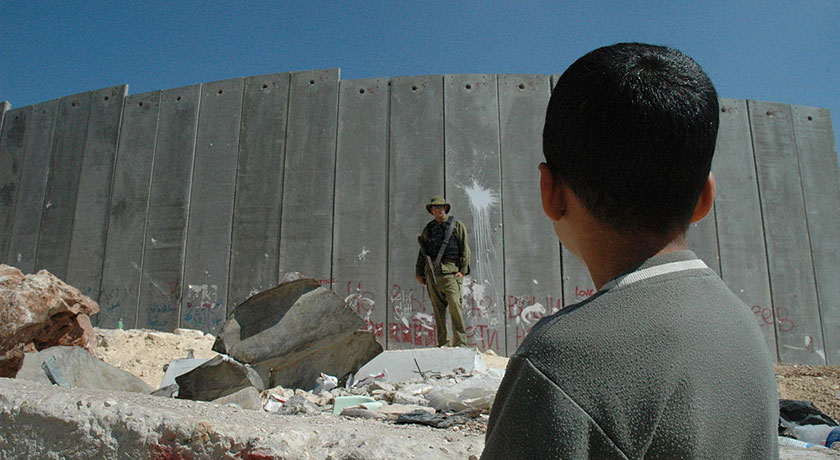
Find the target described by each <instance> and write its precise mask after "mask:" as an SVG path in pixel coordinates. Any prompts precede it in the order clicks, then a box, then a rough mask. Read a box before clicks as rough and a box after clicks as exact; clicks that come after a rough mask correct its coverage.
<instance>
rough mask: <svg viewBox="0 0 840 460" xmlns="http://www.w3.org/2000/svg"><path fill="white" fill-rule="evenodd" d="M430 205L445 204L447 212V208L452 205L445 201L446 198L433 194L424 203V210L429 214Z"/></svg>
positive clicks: (430, 211) (430, 210) (447, 211)
mask: <svg viewBox="0 0 840 460" xmlns="http://www.w3.org/2000/svg"><path fill="white" fill-rule="evenodd" d="M432 206H446V213H447V214H449V210H450V209H451V208H452V205H451V204H449V203H448V202H447V201H446V198H444V197H442V196H440V195H435V196H433V197H432V198H431V199H430V200H429V203H428V204H426V211H427V212H428V213H429V214H431V213H432Z"/></svg>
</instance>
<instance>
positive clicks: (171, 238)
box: [126, 85, 201, 331]
mask: <svg viewBox="0 0 840 460" xmlns="http://www.w3.org/2000/svg"><path fill="white" fill-rule="evenodd" d="M200 93H201V85H193V86H187V87H183V88H176V89H171V90H166V91H163V92H162V93H161V98H160V115H159V119H158V130H157V138H156V140H155V154H154V168H153V170H152V180H151V184H150V187H151V188H150V191H149V211H148V217H147V219H146V232H145V234H146V237H145V238H146V240H145V242H144V247H143V263H142V267H143V277H142V279H141V282H140V301H139V302H138V308H139V313H138V315H137V324H136V325H131V324H129V323H126V327H141V328H149V329H157V330H162V331H172V330H174V329H176V328H178V327H179V319H180V317H181V313H180V310H179V308H180V306H181V299H182V294H181V284H182V279H183V269H184V246H185V240H186V234H187V216H188V215H189V198H190V184H191V180H192V170H193V158H194V155H195V139H196V128H197V125H198V105H199V97H200Z"/></svg>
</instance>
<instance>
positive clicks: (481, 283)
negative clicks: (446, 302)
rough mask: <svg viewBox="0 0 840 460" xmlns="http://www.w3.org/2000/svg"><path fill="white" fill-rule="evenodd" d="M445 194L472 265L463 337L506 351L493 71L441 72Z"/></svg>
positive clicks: (465, 285) (465, 301) (499, 165)
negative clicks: (460, 226)
mask: <svg viewBox="0 0 840 460" xmlns="http://www.w3.org/2000/svg"><path fill="white" fill-rule="evenodd" d="M444 108H445V112H444V127H445V128H444V133H445V135H444V141H445V146H446V148H445V152H446V159H445V161H446V197H447V199H448V200H449V202H450V203H452V214H453V215H455V217H456V218H457V219H459V220H460V221H461V222H463V223H464V224H465V225H466V226H467V229H468V230H469V232H468V235H469V240H470V241H469V244H470V247H471V249H472V267H471V268H472V271H471V273H470V274H469V276H468V278H466V279H465V280H464V305H463V306H464V321H465V322H466V326H467V341H468V343H469V344H471V345H475V346H477V347H479V348H481V349H489V348H492V349H493V350H494V351H496V352H497V353H500V354H503V353H504V352H505V337H504V335H505V317H506V312H505V298H504V286H505V277H504V248H503V245H502V233H503V232H502V180H501V161H500V157H499V151H500V140H499V99H498V88H497V82H496V76H495V75H447V76H446V77H445V78H444Z"/></svg>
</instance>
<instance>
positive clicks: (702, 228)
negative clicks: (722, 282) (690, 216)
mask: <svg viewBox="0 0 840 460" xmlns="http://www.w3.org/2000/svg"><path fill="white" fill-rule="evenodd" d="M686 240H687V242H688V248H689V249H691V250H692V251H694V253H695V254H697V257H699V258H700V260H702V261H703V262H706V265H708V266H709V268H711V269H712V270H714V271H715V272H716V273H717V274H720V252H719V250H718V239H717V217H716V216H715V208H714V206H712V209H711V210H710V211H709V214H708V215H706V217H704V218H703V219H701V220H700V221H698V222H694V223H693V224H691V225H689V226H688V234H687V235H686Z"/></svg>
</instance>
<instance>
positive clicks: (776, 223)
mask: <svg viewBox="0 0 840 460" xmlns="http://www.w3.org/2000/svg"><path fill="white" fill-rule="evenodd" d="M747 106H748V109H749V114H750V126H751V128H752V133H753V147H754V152H755V164H756V171H757V173H758V186H759V191H760V194H761V212H762V216H763V219H764V235H765V244H766V245H767V262H768V264H767V265H768V267H769V271H770V289H771V292H772V294H773V308H774V312H775V313H776V331H777V341H778V348H779V360H780V361H782V362H794V363H809V364H825V352H824V350H825V348H824V345H823V337H822V330H821V327H820V318H819V307H818V304H817V292H816V286H815V281H814V266H813V262H812V258H811V250H810V242H809V238H808V224H807V221H806V218H807V217H806V213H805V202H804V198H803V195H802V182H801V180H800V176H799V163H798V161H797V158H796V142H795V140H794V135H793V120H792V116H791V109H790V106H788V105H785V104H777V103H769V102H754V101H748V103H747Z"/></svg>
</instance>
